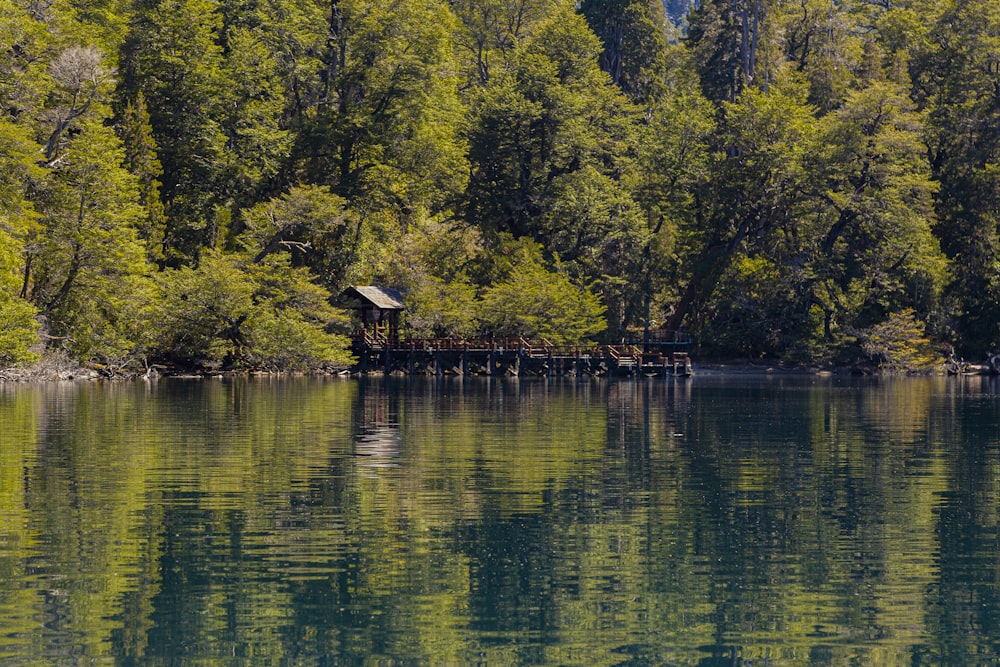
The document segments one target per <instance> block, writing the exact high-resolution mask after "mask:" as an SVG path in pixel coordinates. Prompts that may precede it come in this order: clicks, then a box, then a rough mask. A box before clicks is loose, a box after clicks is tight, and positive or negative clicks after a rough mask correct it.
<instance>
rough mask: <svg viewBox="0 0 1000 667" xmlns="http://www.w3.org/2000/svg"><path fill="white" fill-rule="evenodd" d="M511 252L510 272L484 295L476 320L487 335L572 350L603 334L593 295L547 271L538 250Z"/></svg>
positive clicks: (525, 246) (520, 247)
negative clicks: (537, 340) (543, 341)
mask: <svg viewBox="0 0 1000 667" xmlns="http://www.w3.org/2000/svg"><path fill="white" fill-rule="evenodd" d="M512 249H515V252H516V255H515V256H514V257H512V258H511V261H512V263H513V266H512V270H511V271H510V273H509V274H508V275H507V276H506V277H505V278H503V279H501V280H498V281H497V282H496V283H494V284H492V285H490V286H489V287H487V288H486V289H485V290H484V291H483V294H482V302H481V304H480V306H479V320H480V323H481V326H482V327H483V329H484V330H485V331H486V332H488V333H489V334H491V335H494V336H521V337H524V338H534V337H543V338H546V339H548V340H549V341H550V342H552V343H554V344H556V345H576V344H579V343H582V342H584V341H586V340H588V339H589V338H590V337H592V336H593V335H595V334H597V333H599V332H601V331H603V330H604V329H605V327H606V324H605V320H604V310H605V309H604V306H603V304H602V303H601V301H600V299H599V298H598V297H597V296H596V295H595V294H594V293H593V292H592V291H590V290H589V289H588V288H586V287H580V286H578V285H575V284H573V283H572V282H571V281H570V280H569V278H568V277H567V276H566V275H565V274H564V273H562V272H560V271H559V270H558V269H550V268H548V267H546V266H545V264H544V262H543V260H542V257H541V252H540V250H541V249H540V248H539V247H538V246H537V245H534V244H532V243H530V242H521V243H519V244H517V245H516V246H513V248H512Z"/></svg>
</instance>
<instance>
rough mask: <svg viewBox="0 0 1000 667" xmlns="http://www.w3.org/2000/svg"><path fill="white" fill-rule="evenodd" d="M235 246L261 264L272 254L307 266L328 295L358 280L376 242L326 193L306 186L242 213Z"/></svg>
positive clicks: (341, 201)
mask: <svg viewBox="0 0 1000 667" xmlns="http://www.w3.org/2000/svg"><path fill="white" fill-rule="evenodd" d="M243 225H244V231H243V233H242V234H241V236H240V238H239V243H240V245H241V246H243V247H244V248H245V249H246V250H248V251H250V252H251V253H253V254H254V261H257V262H259V261H261V260H263V259H264V258H265V257H268V256H270V255H272V254H273V253H276V252H279V251H280V252H284V253H287V254H288V255H290V257H291V259H292V263H293V264H294V265H296V266H308V267H309V268H310V269H311V270H312V272H313V273H314V274H315V275H316V277H317V278H318V279H319V281H320V282H321V283H322V284H323V285H325V286H326V287H327V289H329V290H330V291H332V292H339V291H341V290H343V289H345V288H346V287H347V286H348V285H349V284H351V283H352V282H354V281H355V280H356V279H357V278H358V274H359V271H360V267H361V266H362V265H363V263H364V261H365V259H366V258H365V255H366V254H368V252H369V249H370V247H371V246H372V245H374V244H375V243H376V241H375V239H373V238H372V236H371V234H370V232H369V229H368V226H367V225H365V224H363V222H362V221H361V220H360V219H359V217H358V216H357V215H356V214H354V213H352V212H351V211H349V210H347V202H346V201H345V200H344V199H343V198H342V197H339V196H337V195H335V194H333V193H331V192H330V191H329V190H328V189H327V188H323V187H319V186H314V185H306V186H298V187H294V188H292V189H291V190H290V191H289V192H288V193H287V194H284V195H282V196H281V197H278V198H276V199H272V200H270V201H268V202H264V203H261V204H258V205H257V206H254V207H253V208H251V209H249V210H246V211H244V215H243Z"/></svg>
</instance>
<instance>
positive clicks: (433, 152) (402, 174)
mask: <svg viewBox="0 0 1000 667" xmlns="http://www.w3.org/2000/svg"><path fill="white" fill-rule="evenodd" d="M331 12H332V13H331V14H330V15H329V16H328V20H329V34H330V40H329V43H328V45H327V47H328V48H327V50H326V52H325V53H324V59H325V63H324V65H325V70H324V72H323V76H324V86H325V87H324V90H323V94H322V98H321V100H320V105H319V107H318V108H317V113H316V116H315V118H314V119H313V120H312V122H311V123H310V124H309V126H308V127H307V128H305V129H304V131H303V132H302V133H301V134H300V135H299V145H298V147H297V157H298V159H299V162H300V164H301V169H302V172H301V173H302V178H303V180H305V181H306V182H310V183H316V184H321V185H328V186H329V187H331V188H332V190H333V191H334V192H335V193H336V194H338V195H340V196H342V197H344V198H346V199H348V200H349V201H351V203H352V206H355V207H357V208H359V209H363V210H367V211H391V212H392V213H393V214H394V215H399V214H402V216H403V217H404V218H405V215H406V213H407V212H410V213H411V214H412V213H414V212H419V211H421V210H431V211H433V210H439V209H441V208H442V207H445V206H447V204H448V203H449V201H450V200H451V199H452V198H453V197H454V196H455V195H456V194H457V193H458V192H459V191H460V190H461V188H462V187H463V186H464V180H465V178H466V165H465V159H464V147H463V146H462V143H461V141H460V140H459V137H458V130H459V128H460V127H461V124H462V109H461V106H460V104H459V101H458V96H457V90H456V85H455V84H456V78H455V77H456V64H455V60H454V46H453V42H452V39H451V35H452V32H453V30H454V28H455V19H454V17H453V15H452V14H451V13H450V11H449V10H448V8H447V7H446V6H444V5H442V4H440V3H437V2H433V1H431V0H402V1H401V2H395V3H391V4H386V3H377V2H370V1H369V0H338V2H334V3H333V4H332V5H331Z"/></svg>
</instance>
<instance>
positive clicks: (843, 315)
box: [808, 83, 946, 337]
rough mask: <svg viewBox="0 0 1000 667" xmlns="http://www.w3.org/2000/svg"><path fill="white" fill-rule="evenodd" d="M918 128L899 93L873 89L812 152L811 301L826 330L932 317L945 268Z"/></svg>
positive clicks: (856, 99) (836, 120) (840, 115)
mask: <svg viewBox="0 0 1000 667" xmlns="http://www.w3.org/2000/svg"><path fill="white" fill-rule="evenodd" d="M922 133H923V124H922V119H921V117H920V116H919V115H918V114H917V113H916V112H915V110H914V105H913V104H912V102H910V101H909V98H908V97H907V95H906V93H905V92H904V91H903V90H901V89H900V87H899V86H897V85H895V84H891V83H876V84H873V85H871V86H869V87H868V88H865V89H864V90H860V91H857V92H854V93H851V94H850V95H849V96H848V99H847V100H846V102H845V104H844V106H843V108H841V109H840V110H838V111H837V112H836V113H835V114H833V116H832V117H831V120H830V122H829V124H828V125H827V129H826V131H825V132H824V133H823V136H822V139H821V144H820V146H821V147H822V148H821V149H820V150H819V151H817V153H816V155H817V156H818V162H819V165H818V166H819V168H820V169H819V173H818V174H816V175H815V176H814V177H813V182H814V183H822V184H824V186H825V188H826V189H825V190H824V191H822V192H821V193H818V194H819V195H820V197H821V202H822V203H823V204H825V210H824V212H823V214H822V215H821V217H820V218H819V220H820V221H821V227H822V228H821V229H820V230H816V231H818V232H819V234H818V235H817V236H814V238H815V243H816V245H815V247H814V249H813V251H812V252H813V256H812V259H811V263H810V266H811V272H812V274H813V276H814V277H813V279H812V280H815V282H812V280H811V281H810V282H811V284H812V285H813V287H812V289H811V292H810V293H809V296H808V298H809V299H810V301H811V302H812V304H813V306H815V307H818V308H820V309H821V310H822V311H823V315H824V335H826V336H828V337H829V336H831V335H833V333H832V332H831V327H832V326H833V324H832V322H837V321H839V322H840V323H841V324H842V325H845V326H848V327H866V326H869V325H870V324H872V323H875V322H881V321H883V320H884V319H885V318H886V317H887V316H889V315H890V314H891V313H897V312H902V311H903V310H904V309H906V308H909V309H914V310H915V312H916V314H917V316H919V317H922V318H927V317H928V316H931V315H933V314H935V312H936V309H937V307H938V297H939V295H940V290H941V286H942V283H943V281H944V278H945V270H946V265H945V261H944V258H943V256H942V255H941V252H940V249H939V246H938V242H937V239H935V238H934V236H933V234H932V232H931V229H932V225H933V224H934V222H935V218H934V210H933V195H934V193H935V191H936V189H937V188H936V184H935V183H934V182H933V181H932V180H931V172H930V165H929V164H928V162H927V157H926V151H925V147H924V145H923V143H922V141H921V138H922Z"/></svg>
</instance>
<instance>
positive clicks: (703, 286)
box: [666, 86, 815, 331]
mask: <svg viewBox="0 0 1000 667" xmlns="http://www.w3.org/2000/svg"><path fill="white" fill-rule="evenodd" d="M803 97H804V95H803V91H802V90H801V89H800V88H798V87H796V86H788V87H779V86H772V87H771V90H770V92H768V93H765V92H763V91H761V90H759V89H757V88H747V89H745V90H744V91H743V93H742V94H741V95H740V97H739V99H738V100H737V102H736V103H734V104H730V103H724V104H723V106H722V110H723V114H724V115H723V119H722V121H721V122H720V130H719V133H718V136H717V140H718V141H719V143H718V145H717V146H715V148H714V151H713V156H712V160H711V162H710V165H711V171H710V176H709V178H708V180H707V181H706V182H705V183H704V185H703V187H701V188H699V190H698V192H697V193H696V196H697V197H698V211H697V215H696V216H695V219H694V220H693V225H692V226H690V227H686V228H682V229H681V239H680V241H681V246H682V247H681V248H680V250H679V251H680V252H681V253H682V255H683V256H684V257H685V260H684V262H685V265H686V267H687V270H686V271H685V272H684V273H685V274H686V275H682V276H681V278H682V280H683V284H684V285H685V287H684V289H683V291H682V293H681V295H680V297H679V299H678V301H677V302H676V303H675V304H674V307H673V309H672V312H671V313H670V316H669V318H668V320H667V324H666V328H667V329H668V330H670V331H677V330H678V329H679V328H680V326H681V324H682V323H684V321H685V318H686V317H687V316H688V315H689V313H690V312H691V311H692V309H697V308H698V307H700V306H704V304H705V303H706V302H707V300H708V299H709V297H710V296H711V295H712V293H713V292H714V290H715V288H716V286H717V284H718V282H719V279H720V277H721V276H722V275H723V274H724V273H725V272H726V271H727V270H728V269H729V266H730V264H731V262H732V261H733V259H734V258H735V257H737V256H738V255H739V254H740V253H746V254H748V255H752V254H755V253H756V252H757V251H758V250H759V249H763V248H767V246H768V244H773V243H774V242H775V240H780V239H781V238H782V237H785V238H794V236H795V234H796V226H797V224H798V220H799V217H798V213H800V212H801V211H802V199H803V198H804V187H805V184H806V180H807V175H806V170H805V160H806V159H807V157H808V156H809V155H810V153H811V151H812V147H813V145H814V144H813V140H814V139H813V138H814V135H815V131H814V128H813V116H812V112H811V109H810V108H809V107H808V106H807V105H806V104H805V103H804V100H803ZM701 314H702V315H704V314H705V313H704V312H702V313H701Z"/></svg>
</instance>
